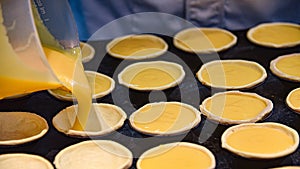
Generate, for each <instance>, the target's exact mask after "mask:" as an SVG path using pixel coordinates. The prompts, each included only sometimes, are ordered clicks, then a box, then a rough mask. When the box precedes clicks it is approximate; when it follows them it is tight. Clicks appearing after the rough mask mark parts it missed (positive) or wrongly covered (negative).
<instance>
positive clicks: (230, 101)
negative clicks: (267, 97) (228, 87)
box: [205, 93, 267, 120]
mask: <svg viewBox="0 0 300 169" xmlns="http://www.w3.org/2000/svg"><path fill="white" fill-rule="evenodd" d="M266 106H267V104H266V102H265V101H263V100H261V99H259V98H257V97H254V96H251V95H246V94H237V93H227V94H222V95H216V96H213V97H212V99H209V100H208V101H207V102H206V104H205V108H206V109H207V110H208V111H209V112H210V113H212V114H215V115H217V116H220V117H222V118H226V119H230V120H248V119H252V118H255V117H256V116H257V115H258V114H260V113H261V112H262V111H263V110H264V109H265V108H266Z"/></svg>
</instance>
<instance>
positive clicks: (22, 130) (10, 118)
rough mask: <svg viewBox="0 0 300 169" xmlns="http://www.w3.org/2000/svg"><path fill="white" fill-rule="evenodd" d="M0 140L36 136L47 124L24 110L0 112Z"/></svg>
mask: <svg viewBox="0 0 300 169" xmlns="http://www.w3.org/2000/svg"><path fill="white" fill-rule="evenodd" d="M0 126H1V128H0V141H8V140H20V139H25V138H28V137H32V136H36V135H38V134H40V133H41V132H42V130H44V129H47V128H48V126H47V124H46V123H45V121H44V120H42V119H41V118H40V117H39V116H36V115H33V114H31V113H25V112H0Z"/></svg>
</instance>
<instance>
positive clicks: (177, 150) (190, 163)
mask: <svg viewBox="0 0 300 169" xmlns="http://www.w3.org/2000/svg"><path fill="white" fill-rule="evenodd" d="M154 153H156V154H157V155H154V156H152V157H145V158H143V159H142V160H141V163H140V168H141V169H153V168H172V169H182V168H189V169H201V168H203V169H204V168H209V167H210V166H211V164H212V160H211V158H210V157H209V156H208V155H207V154H206V153H205V152H203V151H201V150H199V149H196V148H193V147H190V146H183V145H180V146H175V147H172V148H171V149H170V150H167V151H166V152H162V153H160V152H159V151H156V152H154ZM151 154H153V153H151Z"/></svg>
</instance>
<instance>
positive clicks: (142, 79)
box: [130, 68, 175, 88]
mask: <svg viewBox="0 0 300 169" xmlns="http://www.w3.org/2000/svg"><path fill="white" fill-rule="evenodd" d="M174 81H175V79H174V77H172V75H170V73H168V72H166V71H164V70H162V69H158V68H148V69H144V70H142V71H140V72H139V73H137V74H136V76H134V77H133V79H132V81H130V83H131V84H133V85H135V86H138V87H141V88H147V87H158V86H164V85H167V84H170V83H172V82H174Z"/></svg>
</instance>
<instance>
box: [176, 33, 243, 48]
mask: <svg viewBox="0 0 300 169" xmlns="http://www.w3.org/2000/svg"><path fill="white" fill-rule="evenodd" d="M236 42H237V38H236V36H235V35H234V34H232V33H231V32H229V31H227V30H224V29H220V28H188V29H184V30H182V31H180V32H178V33H177V34H176V35H175V36H174V40H173V43H174V45H175V46H176V47H177V48H178V49H181V50H183V51H186V52H195V53H211V52H220V51H223V50H226V49H228V48H230V47H232V46H233V45H235V44H236Z"/></svg>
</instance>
